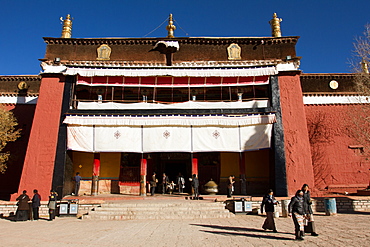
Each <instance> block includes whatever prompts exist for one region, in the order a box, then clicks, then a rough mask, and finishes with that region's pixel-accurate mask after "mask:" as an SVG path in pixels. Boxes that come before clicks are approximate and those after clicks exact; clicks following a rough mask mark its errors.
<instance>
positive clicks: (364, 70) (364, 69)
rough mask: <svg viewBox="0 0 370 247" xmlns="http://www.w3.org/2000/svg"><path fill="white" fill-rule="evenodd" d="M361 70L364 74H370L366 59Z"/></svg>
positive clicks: (363, 60) (362, 62)
mask: <svg viewBox="0 0 370 247" xmlns="http://www.w3.org/2000/svg"><path fill="white" fill-rule="evenodd" d="M361 69H362V73H365V74H369V67H368V65H367V62H366V60H365V59H362V61H361Z"/></svg>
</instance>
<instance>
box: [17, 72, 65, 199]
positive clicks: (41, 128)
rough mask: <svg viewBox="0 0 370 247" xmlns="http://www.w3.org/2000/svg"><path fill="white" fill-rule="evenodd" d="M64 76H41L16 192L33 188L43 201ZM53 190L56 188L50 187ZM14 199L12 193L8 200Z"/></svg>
mask: <svg viewBox="0 0 370 247" xmlns="http://www.w3.org/2000/svg"><path fill="white" fill-rule="evenodd" d="M63 91H64V77H61V78H59V77H58V75H52V76H48V75H43V78H42V79H41V86H40V92H39V97H38V101H37V105H36V110H35V115H34V118H33V123H32V129H31V133H30V138H29V142H28V146H27V153H26V157H25V160H24V165H23V170H22V175H21V179H20V183H19V187H18V194H21V193H22V191H23V190H27V192H28V194H29V195H30V196H32V191H33V190H34V189H37V190H38V191H39V193H40V195H41V198H42V200H47V198H48V195H49V194H50V193H49V192H50V190H51V189H52V188H51V186H52V180H53V172H54V162H55V156H56V148H57V142H58V132H59V123H60V117H61V110H62V102H63ZM54 189H56V188H54ZM15 198H17V195H16V194H13V195H12V196H11V200H15Z"/></svg>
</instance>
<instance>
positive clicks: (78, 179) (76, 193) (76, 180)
mask: <svg viewBox="0 0 370 247" xmlns="http://www.w3.org/2000/svg"><path fill="white" fill-rule="evenodd" d="M73 180H74V181H75V195H76V196H78V192H79V190H80V182H81V176H80V173H79V172H76V176H75V177H74V178H73Z"/></svg>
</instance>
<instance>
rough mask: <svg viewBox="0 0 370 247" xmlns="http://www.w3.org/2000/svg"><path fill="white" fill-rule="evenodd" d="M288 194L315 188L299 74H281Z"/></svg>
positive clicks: (280, 84) (281, 101)
mask: <svg viewBox="0 0 370 247" xmlns="http://www.w3.org/2000/svg"><path fill="white" fill-rule="evenodd" d="M279 88H280V104H281V113H282V123H283V129H284V144H285V157H286V175H287V186H288V194H289V195H294V194H295V192H296V191H297V190H298V189H300V188H301V187H302V185H303V184H305V183H306V184H309V185H310V186H311V187H314V175H313V167H312V159H311V148H310V142H309V138H308V129H307V121H306V113H305V109H304V104H303V96H302V88H301V83H300V77H299V73H289V72H286V73H284V74H279Z"/></svg>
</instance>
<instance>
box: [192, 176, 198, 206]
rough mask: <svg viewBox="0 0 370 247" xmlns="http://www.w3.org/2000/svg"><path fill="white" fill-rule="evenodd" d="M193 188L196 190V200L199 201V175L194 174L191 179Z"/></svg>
mask: <svg viewBox="0 0 370 247" xmlns="http://www.w3.org/2000/svg"><path fill="white" fill-rule="evenodd" d="M191 187H192V188H193V190H194V200H199V180H198V177H197V174H193V178H192V179H191Z"/></svg>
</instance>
